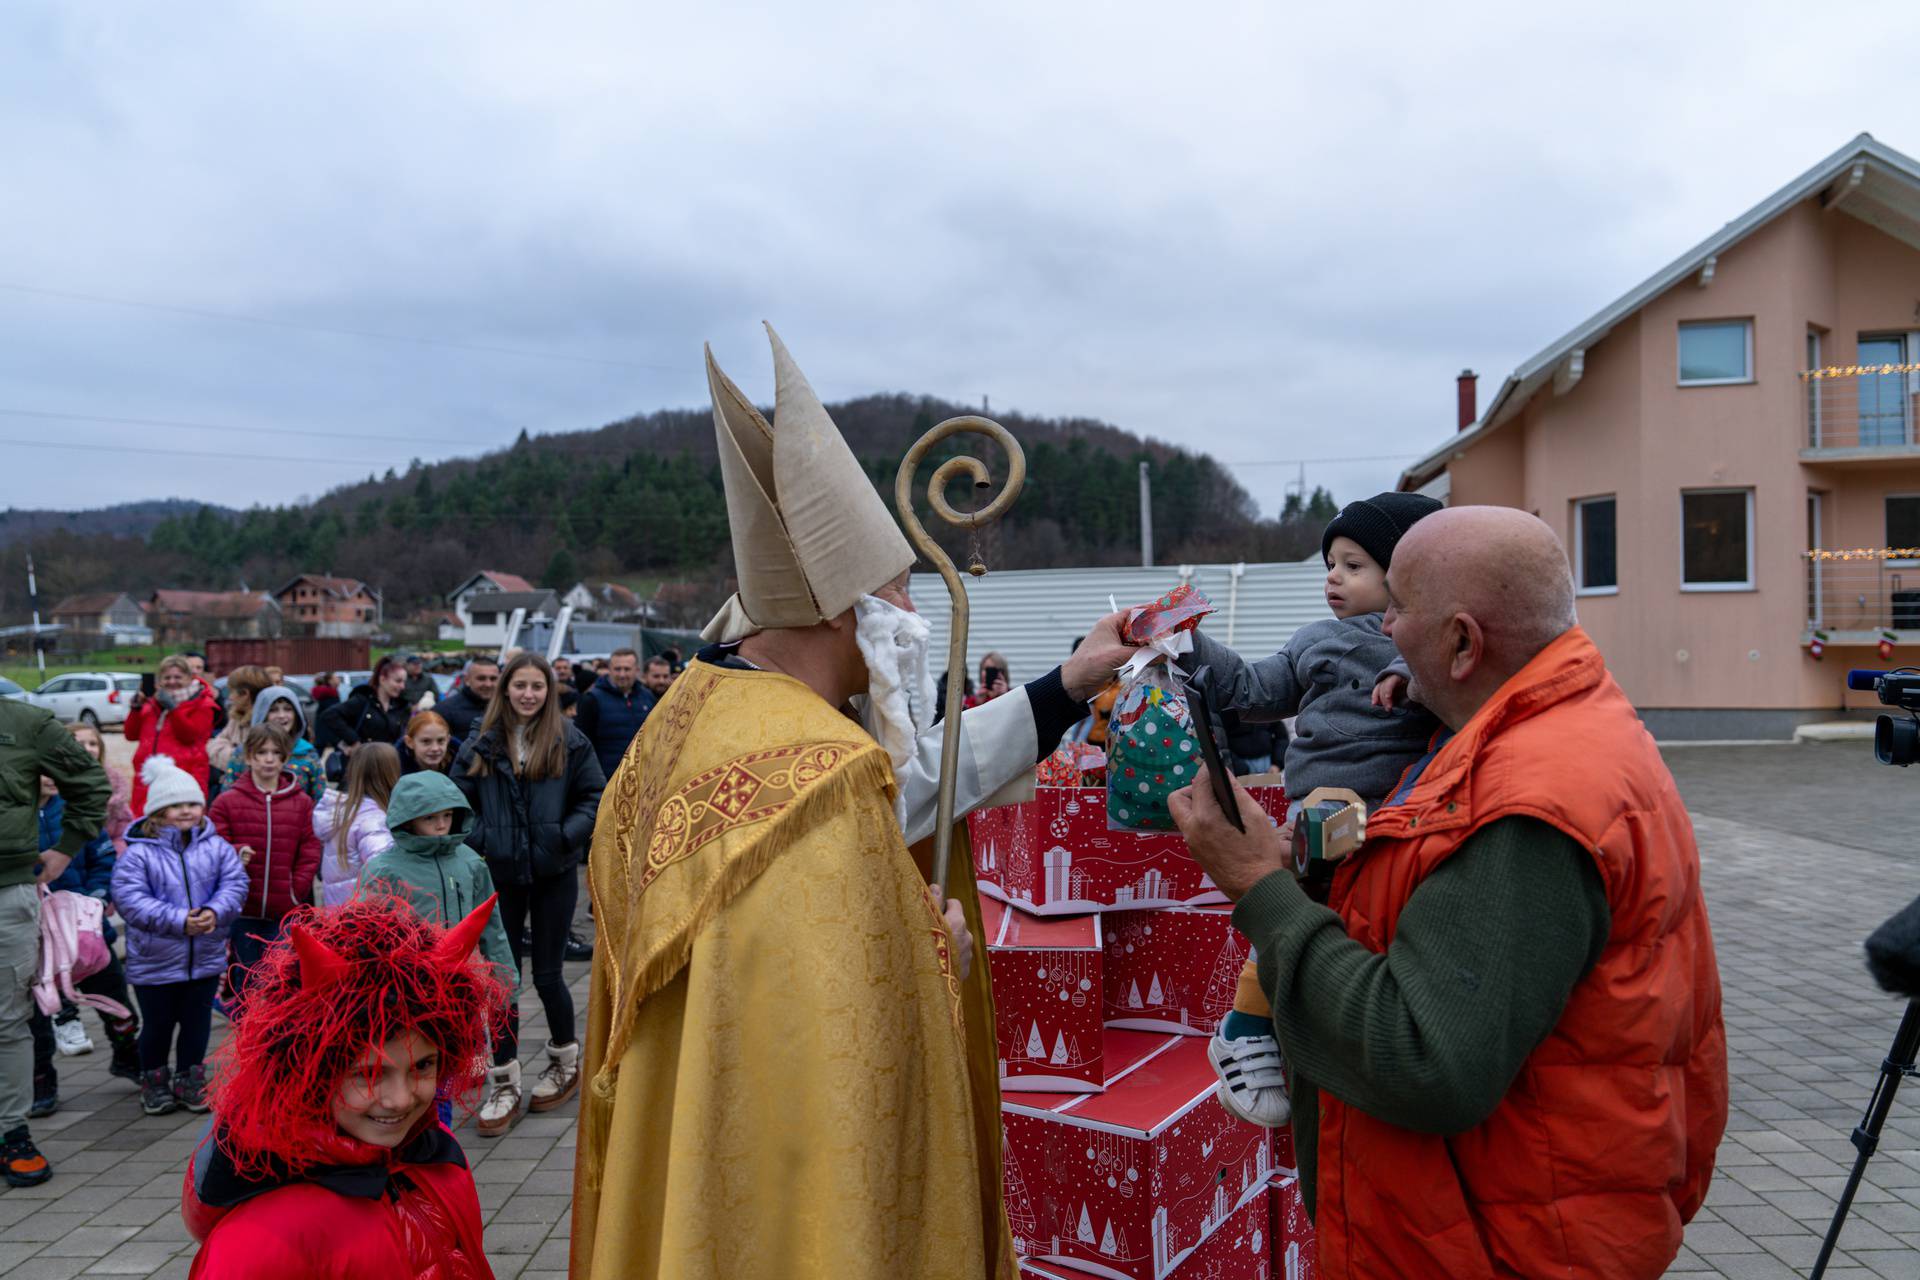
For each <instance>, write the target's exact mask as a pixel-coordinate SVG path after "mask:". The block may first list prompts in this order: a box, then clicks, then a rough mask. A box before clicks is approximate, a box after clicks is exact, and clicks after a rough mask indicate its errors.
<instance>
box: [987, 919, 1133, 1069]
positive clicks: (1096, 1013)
mask: <svg viewBox="0 0 1920 1280" xmlns="http://www.w3.org/2000/svg"><path fill="white" fill-rule="evenodd" d="M980 915H981V921H982V927H983V928H984V929H985V930H986V943H987V964H988V965H989V966H991V968H992V971H993V1011H994V1021H995V1023H996V1024H997V1025H996V1027H995V1028H994V1029H995V1032H996V1034H997V1038H998V1040H999V1047H1000V1053H999V1058H1000V1087H1001V1088H1002V1089H1005V1090H1016V1091H1025V1090H1040V1091H1043V1092H1054V1093H1095V1092H1098V1091H1099V1090H1100V1089H1101V1088H1102V1081H1103V1080H1104V1078H1105V1077H1104V1074H1103V1072H1104V1065H1103V1061H1104V1060H1103V1056H1102V1051H1101V1043H1102V1037H1103V1035H1104V1031H1103V1028H1102V1027H1101V1023H1100V967H1101V960H1102V957H1101V949H1100V917H1099V916H1030V915H1027V914H1025V913H1024V912H1021V911H1018V910H1016V909H1014V908H1013V907H1010V906H1008V905H1006V904H1005V903H1003V902H998V901H995V900H994V899H992V898H990V897H988V896H986V895H985V894H982V895H981V896H980Z"/></svg>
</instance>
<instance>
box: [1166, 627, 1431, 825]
mask: <svg viewBox="0 0 1920 1280" xmlns="http://www.w3.org/2000/svg"><path fill="white" fill-rule="evenodd" d="M1380 623H1381V616H1380V615H1379V614H1377V613H1366V614H1361V615H1360V616H1359V617H1356V618H1328V619H1326V620H1324V621H1322V622H1312V623H1308V624H1307V625H1306V626H1304V627H1302V628H1300V629H1299V630H1298V631H1296V632H1294V633H1293V635H1292V636H1291V637H1290V638H1289V639H1288V640H1287V644H1286V647H1285V648H1283V649H1281V650H1280V652H1278V653H1276V654H1274V655H1273V656H1272V657H1271V658H1262V659H1260V660H1259V661H1257V662H1248V661H1246V660H1245V659H1244V658H1242V657H1241V656H1240V655H1239V654H1237V653H1235V652H1234V651H1233V650H1232V649H1229V648H1227V647H1226V646H1225V645H1223V644H1220V643H1219V642H1217V641H1215V640H1212V639H1210V638H1209V637H1208V636H1207V635H1206V634H1205V633H1204V632H1199V631H1196V632H1194V636H1193V642H1194V647H1193V652H1192V653H1190V654H1188V655H1186V656H1185V657H1183V658H1181V659H1180V666H1181V668H1182V669H1183V670H1185V671H1189V672H1192V671H1197V670H1199V669H1200V668H1201V667H1203V666H1204V667H1209V668H1211V669H1212V677H1211V681H1212V684H1211V690H1210V693H1209V700H1210V701H1211V703H1212V705H1213V707H1214V709H1215V710H1218V711H1236V712H1238V713H1239V714H1240V718H1241V719H1243V720H1247V721H1253V722H1261V721H1272V720H1284V719H1286V718H1287V717H1288V716H1294V717H1296V719H1295V720H1294V725H1293V737H1292V739H1291V740H1290V741H1289V742H1288V743H1287V755H1286V764H1285V773H1286V782H1287V796H1288V798H1289V799H1290V800H1304V799H1306V798H1307V795H1308V793H1309V792H1311V791H1313V790H1314V789H1315V788H1318V787H1345V788H1347V789H1348V790H1350V791H1353V792H1356V793H1357V794H1358V795H1359V796H1360V798H1361V799H1363V800H1365V801H1366V802H1367V808H1368V809H1374V808H1377V807H1379V805H1380V803H1381V802H1382V801H1383V800H1385V799H1386V797H1387V795H1388V794H1389V793H1390V792H1391V791H1392V790H1393V784H1394V783H1395V782H1397V781H1399V779H1400V775H1401V774H1402V773H1404V772H1405V771H1406V768H1407V766H1408V765H1410V764H1412V763H1413V762H1414V761H1415V760H1418V759H1419V758H1420V757H1421V756H1423V755H1425V754H1426V751H1427V743H1428V741H1429V740H1431V739H1432V737H1433V734H1434V731H1435V730H1437V729H1438V728H1439V727H1440V722H1439V721H1438V720H1436V719H1434V717H1433V714H1432V713H1431V712H1429V711H1428V710H1427V709H1426V708H1425V707H1422V706H1419V705H1417V704H1409V703H1404V702H1403V703H1401V704H1400V705H1398V706H1396V707H1394V708H1393V709H1392V710H1390V711H1383V710H1381V709H1380V708H1378V707H1376V706H1374V705H1373V686H1374V685H1375V684H1377V683H1379V680H1380V677H1381V676H1383V675H1386V674H1388V673H1389V672H1392V673H1393V674H1395V675H1400V676H1403V677H1404V676H1405V675H1406V674H1407V669H1406V666H1405V664H1404V663H1402V662H1401V661H1400V653H1399V650H1397V649H1395V648H1394V647H1393V640H1392V639H1391V638H1389V637H1388V636H1387V634H1386V633H1385V632H1384V631H1383V630H1382V629H1381V625H1380Z"/></svg>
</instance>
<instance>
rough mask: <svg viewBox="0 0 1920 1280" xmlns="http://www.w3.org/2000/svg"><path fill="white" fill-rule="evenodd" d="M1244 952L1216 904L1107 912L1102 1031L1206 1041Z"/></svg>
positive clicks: (1225, 910)
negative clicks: (1109, 1029)
mask: <svg viewBox="0 0 1920 1280" xmlns="http://www.w3.org/2000/svg"><path fill="white" fill-rule="evenodd" d="M1250 950H1251V947H1250V945H1249V944H1248V942H1247V940H1246V939H1245V938H1244V937H1242V936H1241V935H1240V932H1239V931H1238V930H1236V929H1235V928H1234V927H1233V909H1232V908H1231V907H1229V906H1226V905H1224V904H1223V905H1220V906H1199V907H1170V908H1168V909H1166V910H1163V911H1116V912H1114V913H1112V914H1111V915H1109V916H1107V918H1106V957H1105V965H1104V976H1103V982H1104V986H1105V995H1104V997H1103V1000H1102V1003H1103V1004H1104V1006H1105V1015H1106V1020H1107V1025H1108V1026H1110V1027H1127V1028H1130V1029H1133V1030H1136V1031H1173V1032H1177V1033H1179V1034H1180V1035H1187V1036H1210V1035H1212V1034H1213V1033H1214V1031H1215V1029H1216V1028H1218V1027H1219V1025H1220V1021H1221V1019H1223V1018H1225V1017H1226V1016H1227V1014H1228V1013H1229V1012H1231V1011H1232V1009H1233V997H1234V992H1235V990H1236V989H1237V988H1238V986H1239V982H1240V970H1241V968H1242V967H1243V966H1244V965H1245V964H1246V961H1247V953H1248V952H1249V951H1250Z"/></svg>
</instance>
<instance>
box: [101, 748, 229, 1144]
mask: <svg viewBox="0 0 1920 1280" xmlns="http://www.w3.org/2000/svg"><path fill="white" fill-rule="evenodd" d="M140 776H141V780H142V781H143V782H145V783H146V784H147V793H146V804H145V806H144V808H145V809H146V813H145V815H144V817H143V818H142V820H141V821H140V822H139V823H138V824H137V825H135V826H134V827H132V828H131V829H130V830H129V831H128V832H127V850H126V852H125V853H123V854H121V855H120V858H119V861H117V862H116V863H115V864H114V868H113V903H114V906H115V908H116V909H118V911H119V912H120V917H121V919H123V920H125V921H126V923H127V981H128V982H129V983H130V984H132V986H133V994H134V996H135V997H136V998H137V999H138V1000H139V1002H140V1020H141V1023H142V1025H141V1028H140V1107H141V1109H142V1110H144V1111H145V1112H146V1113H147V1114H148V1115H150V1116H159V1115H165V1114H167V1113H168V1112H169V1111H172V1110H173V1109H174V1108H175V1107H185V1108H186V1109H187V1110H189V1111H205V1110H206V1109H207V1103H206V1089H207V1075H206V1068H205V1066H203V1065H202V1064H203V1062H204V1061H205V1059H206V1056H207V1040H208V1038H209V1036H210V1035H211V1034H212V1031H213V995H214V988H215V986H216V985H217V984H218V983H219V981H220V974H221V971H222V970H224V969H225V968H226V965H227V948H226V937H227V926H228V925H230V924H231V923H232V922H233V919H234V917H235V916H237V915H239V914H240V910H241V908H242V906H244V905H245V903H246V900H247V869H246V868H245V867H244V866H242V865H241V863H240V855H239V854H238V853H236V852H235V851H234V848H233V846H232V845H230V844H228V843H227V842H226V841H225V840H223V839H221V838H220V835H219V833H218V832H216V831H215V830H214V829H213V824H212V823H211V822H209V821H207V816H206V814H207V799H206V794H205V793H204V792H202V791H201V790H200V784H199V783H198V782H196V781H195V780H194V778H193V776H192V775H191V774H188V773H187V772H185V771H184V770H182V769H180V768H179V767H178V766H176V765H175V764H174V763H173V761H171V760H169V759H167V758H166V757H165V756H155V757H154V758H152V759H151V760H148V761H147V762H146V764H145V766H143V767H142V769H141V771H140ZM176 1032H177V1033H178V1040H179V1043H178V1047H177V1049H175V1045H174V1041H175V1033H176ZM170 1049H174V1050H175V1066H176V1071H174V1072H172V1073H169V1072H168V1070H167V1054H168V1051H169V1050H170Z"/></svg>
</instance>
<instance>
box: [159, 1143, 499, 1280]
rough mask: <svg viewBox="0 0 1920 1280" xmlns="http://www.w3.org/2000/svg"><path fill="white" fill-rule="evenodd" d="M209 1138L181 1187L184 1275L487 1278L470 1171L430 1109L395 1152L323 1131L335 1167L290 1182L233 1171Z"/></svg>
mask: <svg viewBox="0 0 1920 1280" xmlns="http://www.w3.org/2000/svg"><path fill="white" fill-rule="evenodd" d="M212 1133H213V1130H212V1129H211V1128H209V1130H208V1136H205V1137H202V1139H201V1142H200V1145H199V1147H198V1148H197V1149H196V1150H195V1151H194V1153H193V1158H192V1159H191V1160H190V1161H189V1162H188V1164H187V1177H186V1185H185V1187H184V1188H183V1189H182V1191H181V1203H180V1214H181V1217H182V1218H183V1219H184V1220H185V1222H186V1226H187V1230H188V1231H189V1232H190V1233H191V1234H192V1235H193V1238H194V1239H195V1240H198V1241H199V1242H200V1252H199V1253H198V1254H196V1255H195V1256H194V1259H193V1269H192V1271H191V1272H189V1275H190V1276H191V1277H193V1280H243V1278H246V1280H262V1278H270V1280H349V1278H358V1277H372V1276H378V1277H383V1278H384V1277H391V1278H393V1280H400V1278H401V1277H413V1278H414V1280H493V1268H492V1267H490V1266H488V1265H487V1258H486V1252H485V1248H484V1245H483V1238H482V1231H481V1224H480V1197H479V1195H478V1194H477V1193H476V1192H475V1190H474V1186H473V1174H472V1172H471V1171H469V1170H468V1168H467V1161H466V1156H465V1155H464V1154H463V1153H462V1152H461V1150H460V1144H459V1143H458V1142H457V1141H455V1140H454V1137H453V1135H452V1134H451V1133H449V1132H448V1131H447V1130H446V1129H445V1128H443V1127H442V1126H441V1125H440V1123H439V1120H438V1118H437V1117H436V1116H435V1115H434V1113H433V1112H431V1111H429V1112H428V1113H427V1116H426V1118H425V1120H424V1121H423V1122H422V1126H421V1128H419V1129H417V1130H415V1132H414V1135H413V1136H412V1137H411V1138H409V1139H408V1140H407V1141H406V1142H405V1143H403V1144H402V1145H401V1147H400V1148H399V1149H398V1150H397V1151H388V1150H387V1149H385V1148H383V1147H374V1146H370V1145H368V1144H367V1143H363V1142H358V1141H356V1140H354V1139H352V1138H349V1137H347V1136H346V1135H344V1134H340V1133H334V1134H331V1135H328V1136H327V1137H326V1138H323V1139H321V1142H322V1144H323V1145H325V1146H326V1147H327V1149H328V1157H329V1159H330V1160H335V1161H337V1163H333V1164H329V1165H328V1166H327V1167H324V1168H320V1169H315V1170H310V1171H308V1172H307V1173H305V1174H303V1175H301V1176H299V1177H298V1178H287V1179H279V1178H273V1177H266V1178H252V1179H250V1178H246V1177H244V1176H242V1175H240V1174H238V1173H237V1172H236V1171H235V1170H234V1168H233V1165H232V1163H231V1161H230V1160H228V1158H227V1156H226V1153H225V1152H224V1151H223V1150H222V1149H221V1148H220V1147H219V1146H218V1144H216V1143H213V1142H210V1141H209V1140H208V1137H210V1136H211V1134H212Z"/></svg>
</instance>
